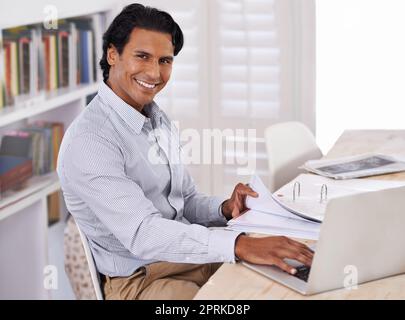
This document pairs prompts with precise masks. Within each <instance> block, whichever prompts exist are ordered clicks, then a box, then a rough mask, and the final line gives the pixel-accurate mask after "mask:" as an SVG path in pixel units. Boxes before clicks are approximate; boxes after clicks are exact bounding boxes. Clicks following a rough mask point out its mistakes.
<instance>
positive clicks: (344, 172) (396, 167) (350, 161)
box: [302, 153, 405, 179]
mask: <svg viewBox="0 0 405 320" xmlns="http://www.w3.org/2000/svg"><path fill="white" fill-rule="evenodd" d="M302 168H303V169H305V170H307V171H309V172H313V173H316V174H319V175H321V176H324V177H329V178H333V179H353V178H360V177H367V176H374V175H380V174H387V173H393V172H400V171H405V161H403V160H401V159H399V158H397V157H394V156H389V155H382V154H377V153H369V154H363V155H359V156H354V157H344V158H339V159H333V160H310V161H307V162H306V163H305V164H304V165H303V166H302Z"/></svg>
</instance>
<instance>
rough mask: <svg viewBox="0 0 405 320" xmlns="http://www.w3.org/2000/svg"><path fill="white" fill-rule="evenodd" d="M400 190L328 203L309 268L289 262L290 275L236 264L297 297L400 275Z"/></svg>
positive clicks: (403, 264)
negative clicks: (280, 285)
mask: <svg viewBox="0 0 405 320" xmlns="http://www.w3.org/2000/svg"><path fill="white" fill-rule="evenodd" d="M404 230H405V187H400V188H393V189H386V190H382V191H374V192H367V193H361V194H355V195H351V196H345V197H341V198H335V199H331V200H330V201H329V202H328V204H327V207H326V212H325V218H324V220H323V223H322V228H321V231H320V236H319V240H318V242H317V244H316V248H315V250H314V251H315V254H314V258H313V261H312V266H311V268H307V267H305V266H302V263H299V262H297V261H295V260H288V259H286V260H285V261H286V262H288V263H290V264H292V265H293V266H295V267H297V268H298V269H297V270H298V272H297V274H296V275H290V274H288V273H286V272H284V271H282V270H281V269H279V268H277V267H275V266H263V265H255V264H250V263H247V262H242V263H243V264H244V265H245V266H246V267H248V268H250V269H252V270H254V271H257V272H259V273H260V274H262V275H264V276H266V277H268V278H271V279H272V280H275V281H277V282H279V283H281V284H283V285H285V286H287V287H289V288H291V289H293V290H295V291H298V292H299V293H301V294H303V295H311V294H315V293H320V292H324V291H329V290H333V289H339V288H343V287H349V286H352V285H357V284H361V283H364V282H368V281H372V280H376V279H381V278H386V277H389V276H393V275H397V274H401V273H405V249H404V243H405V232H404Z"/></svg>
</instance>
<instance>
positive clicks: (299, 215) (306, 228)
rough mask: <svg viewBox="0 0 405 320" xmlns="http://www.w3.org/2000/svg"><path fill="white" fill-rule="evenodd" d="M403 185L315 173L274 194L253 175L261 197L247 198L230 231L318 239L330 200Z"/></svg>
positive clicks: (252, 184)
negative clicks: (337, 177) (242, 212)
mask: <svg viewBox="0 0 405 320" xmlns="http://www.w3.org/2000/svg"><path fill="white" fill-rule="evenodd" d="M404 185H405V181H384V180H368V179H367V180H366V179H351V180H334V179H330V178H325V177H321V176H318V175H314V174H301V175H299V176H298V177H297V178H296V179H294V180H292V181H291V182H290V183H288V184H286V185H285V186H283V187H282V188H280V189H279V190H277V191H276V192H274V193H273V194H272V193H271V192H270V191H269V190H268V189H267V188H266V186H265V185H264V183H263V182H262V180H261V179H260V177H259V176H257V175H254V176H252V178H251V180H250V187H251V188H252V189H253V190H254V191H256V192H257V193H258V194H259V196H258V197H257V198H253V197H249V196H248V197H247V198H246V206H247V207H248V208H250V210H249V211H248V212H246V213H244V214H243V215H241V216H240V217H238V218H236V219H232V220H230V221H229V222H228V228H229V229H231V230H235V231H243V232H251V233H263V234H271V235H284V236H288V237H294V238H302V239H311V240H317V239H318V237H319V231H320V227H321V222H322V221H323V218H324V215H325V210H326V205H327V203H328V201H329V200H330V199H333V198H336V197H342V196H347V195H351V194H356V193H363V192H370V191H378V190H383V189H389V188H397V187H400V186H404ZM294 186H295V187H294ZM298 186H299V187H298ZM324 186H326V187H324ZM298 189H299V192H298ZM322 189H323V195H322V196H321V190H322ZM294 190H295V196H294ZM325 190H327V191H326V192H325Z"/></svg>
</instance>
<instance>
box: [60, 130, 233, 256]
mask: <svg viewBox="0 0 405 320" xmlns="http://www.w3.org/2000/svg"><path fill="white" fill-rule="evenodd" d="M73 141H74V143H71V144H70V145H69V146H68V148H67V150H66V153H65V157H66V159H65V161H64V175H65V176H64V178H65V180H66V182H67V183H68V184H69V186H70V188H72V189H73V190H74V191H75V193H76V194H77V195H78V196H79V197H80V198H81V199H82V200H83V201H84V202H85V203H86V204H87V205H88V206H89V208H90V209H91V210H92V211H93V212H94V213H95V215H96V216H97V217H98V218H99V219H100V221H101V222H102V223H103V224H104V225H105V226H106V227H107V228H108V229H109V230H110V231H111V233H112V234H113V235H114V236H115V237H116V238H117V239H118V240H119V241H120V242H121V243H122V245H123V246H124V247H125V248H126V249H127V250H129V251H130V252H131V253H132V254H133V255H134V256H135V257H137V258H139V259H145V260H148V259H153V260H158V261H168V262H183V263H210V262H235V255H234V246H235V240H236V238H237V236H238V235H239V233H238V232H233V231H227V230H210V229H208V228H206V227H204V226H201V225H199V224H195V223H196V222H197V221H199V220H198V219H197V218H196V219H191V220H193V221H194V222H193V221H191V223H192V224H190V225H187V224H184V223H182V222H178V221H174V220H169V219H166V218H163V217H162V215H161V213H160V212H159V211H158V210H157V209H156V208H155V207H154V205H153V203H152V202H151V201H150V200H149V199H148V198H147V197H146V196H145V194H144V192H143V191H142V189H141V187H140V186H139V185H138V184H137V183H136V182H134V180H132V179H131V178H130V177H128V176H127V175H126V173H125V170H124V168H125V163H124V156H123V154H122V152H121V150H120V148H119V146H117V145H116V144H114V143H113V142H111V141H108V140H107V139H105V138H102V137H100V136H98V135H96V134H94V133H85V134H81V135H80V136H78V137H76V138H75V139H74V140H73ZM188 190H191V192H189V193H188V194H187V195H186V197H187V199H185V202H186V203H187V207H188V208H187V209H186V207H185V211H186V210H187V212H190V216H191V215H195V217H197V216H198V215H200V209H198V208H197V207H200V206H201V210H202V211H201V212H207V215H206V217H205V218H204V217H203V215H202V216H201V217H203V218H202V220H201V221H202V222H204V221H205V220H206V221H217V220H218V221H219V220H220V217H219V215H220V212H219V210H218V207H219V205H220V202H221V199H218V198H214V197H212V198H210V197H206V198H204V197H200V196H199V195H197V194H196V193H195V192H194V191H192V188H191V187H190V186H189V189H188ZM215 214H216V215H217V217H216V218H214V216H215Z"/></svg>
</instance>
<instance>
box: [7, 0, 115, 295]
mask: <svg viewBox="0 0 405 320" xmlns="http://www.w3.org/2000/svg"><path fill="white" fill-rule="evenodd" d="M16 2H19V1H18V0H17V1H16ZM101 2H102V5H100V6H98V3H97V2H96V1H88V2H85V3H84V5H83V7H80V6H72V5H69V3H64V2H62V1H56V7H57V8H58V9H61V12H62V15H61V16H62V17H63V18H69V17H77V16H83V15H88V14H92V13H95V12H104V13H105V14H106V20H107V23H108V22H109V21H110V17H111V15H112V14H114V13H115V11H116V10H117V9H118V7H119V6H117V4H116V3H115V2H114V1H112V0H103V1H101ZM89 3H90V4H89ZM114 4H115V6H114V7H115V8H114V9H109V10H107V9H106V8H113V5H114ZM44 5H45V4H44ZM11 7H13V8H14V7H15V6H14V5H11ZM71 7H77V8H76V9H75V10H72V9H71ZM13 8H11V11H13ZM32 9H33V10H32V15H30V14H29V12H30V10H24V12H21V14H19V16H18V18H17V19H16V20H15V21H16V24H12V20H10V17H9V15H8V13H7V11H4V10H0V20H1V21H3V22H2V23H1V25H0V32H2V28H6V27H7V28H9V27H15V26H20V25H28V24H32V23H41V19H42V17H41V14H40V12H42V11H38V10H39V9H38V8H37V7H36V8H35V9H34V8H32ZM18 12H20V9H18ZM14 14H15V15H17V13H14ZM61 16H59V18H61ZM3 18H4V19H3ZM0 63H3V61H0ZM97 89H98V84H97V83H94V84H89V85H80V86H77V87H74V88H64V89H59V90H56V91H53V92H50V93H47V94H45V95H43V96H42V97H34V98H33V99H31V100H30V101H26V102H25V103H21V104H19V105H16V106H13V107H7V108H4V109H3V110H1V111H0V136H1V135H2V134H3V133H4V132H6V131H7V130H10V129H14V128H19V127H22V126H24V125H25V124H26V123H27V122H31V121H35V120H39V119H41V120H45V121H59V122H63V123H64V126H65V129H66V128H67V127H68V126H69V125H70V123H71V122H72V121H73V120H74V119H75V118H76V116H77V115H78V114H79V113H80V112H81V111H82V110H83V109H84V108H85V106H86V97H87V96H89V95H93V94H95V93H96V92H97ZM58 190H60V184H59V180H58V177H57V175H56V173H50V174H47V175H44V176H37V177H33V178H31V179H30V180H29V181H28V182H27V184H26V186H25V187H24V188H23V189H22V190H19V191H8V192H7V193H5V194H4V195H2V197H1V199H0V261H1V264H0V284H1V285H0V299H52V290H47V289H46V288H45V286H44V281H45V280H46V276H47V275H48V274H47V273H45V272H46V270H47V269H46V267H47V266H48V263H49V262H48V232H49V228H48V210H47V197H48V196H49V195H50V194H52V193H54V192H55V191H58ZM63 208H64V204H63V205H61V209H62V210H63ZM62 217H63V213H62ZM58 272H61V270H59V271H58Z"/></svg>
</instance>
